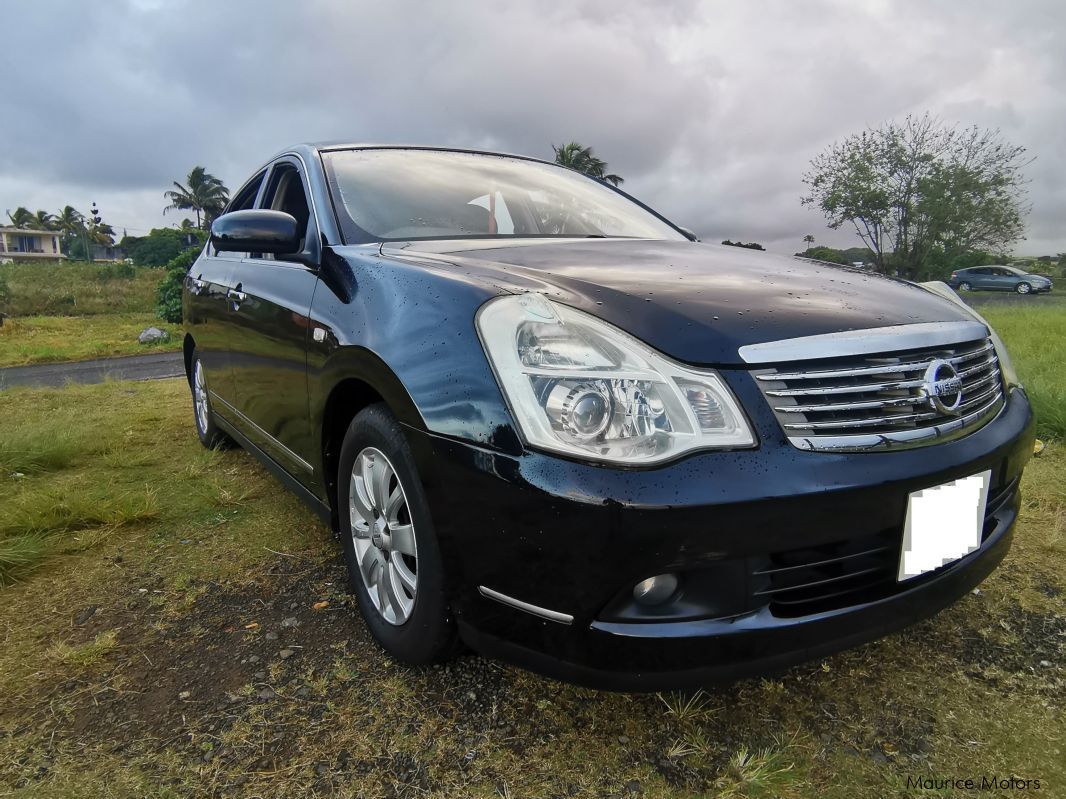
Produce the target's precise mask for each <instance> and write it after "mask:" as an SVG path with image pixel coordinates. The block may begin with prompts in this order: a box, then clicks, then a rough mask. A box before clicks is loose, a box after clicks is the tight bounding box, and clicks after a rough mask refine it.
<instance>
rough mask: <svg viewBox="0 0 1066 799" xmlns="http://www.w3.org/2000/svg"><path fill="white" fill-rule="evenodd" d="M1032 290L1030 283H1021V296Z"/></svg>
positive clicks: (1019, 291) (1019, 290)
mask: <svg viewBox="0 0 1066 799" xmlns="http://www.w3.org/2000/svg"><path fill="white" fill-rule="evenodd" d="M1032 290H1033V287H1032V286H1030V285H1029V284H1028V283H1019V284H1018V293H1019V294H1028V293H1029V292H1030V291H1032Z"/></svg>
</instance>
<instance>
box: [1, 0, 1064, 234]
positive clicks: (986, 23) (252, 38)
mask: <svg viewBox="0 0 1066 799" xmlns="http://www.w3.org/2000/svg"><path fill="white" fill-rule="evenodd" d="M4 27H5V29H6V30H9V31H18V32H19V35H18V36H11V37H7V38H6V39H5V45H4V48H3V49H2V51H0V68H2V70H3V72H2V74H5V75H7V76H9V80H7V81H5V107H6V113H5V115H4V121H3V124H0V210H3V209H5V208H13V207H14V206H16V205H27V206H30V207H32V208H37V207H43V208H57V207H59V206H61V205H63V204H65V203H71V204H73V205H75V206H79V207H84V206H87V205H88V203H89V202H90V201H91V200H96V201H97V202H99V203H100V205H101V207H102V208H103V209H104V213H105V217H106V218H107V219H108V220H109V221H111V222H112V223H113V224H115V225H116V227H118V228H122V227H128V228H129V229H130V230H131V232H135V231H137V232H139V231H140V230H142V229H146V228H148V227H151V226H157V225H160V224H164V223H171V222H175V221H178V220H177V219H171V218H170V217H166V218H164V217H163V216H162V213H161V212H162V206H163V201H162V192H163V191H164V189H165V188H166V187H167V185H169V182H170V181H171V180H173V179H174V178H177V177H180V176H182V175H184V174H185V173H186V172H187V171H188V170H189V168H190V167H191V166H193V165H194V164H203V165H205V166H207V167H208V169H209V170H210V171H211V172H213V173H215V174H217V175H219V176H220V177H222V178H223V179H224V180H225V181H226V182H227V183H228V184H229V185H230V186H236V185H238V184H239V183H240V182H241V181H242V180H243V179H244V178H245V177H246V176H247V175H248V174H250V173H251V171H252V170H253V169H254V168H255V167H256V166H257V165H258V164H259V163H261V162H262V161H264V160H266V158H267V157H269V156H270V155H271V154H272V153H273V152H274V151H276V150H278V149H280V148H281V147H283V146H285V145H287V144H290V143H292V142H295V141H302V140H314V139H338V138H339V139H350V140H363V141H387V142H396V141H399V142H426V143H443V144H462V145H474V146H483V147H490V148H497V149H502V150H507V151H511V152H520V153H527V154H531V155H539V156H549V155H550V152H551V149H550V144H551V143H552V142H561V141H563V140H568V139H572V138H574V139H578V140H580V141H583V142H585V143H589V144H593V145H594V146H595V147H596V149H597V151H598V152H599V153H600V154H601V155H602V156H603V157H604V158H606V159H607V160H608V162H609V163H610V165H611V167H612V169H613V170H614V171H616V172H618V173H620V174H622V175H623V176H625V177H626V179H627V182H626V188H627V189H629V190H630V191H632V192H633V193H634V194H636V195H637V196H639V197H641V198H642V199H644V200H646V201H647V202H649V203H650V204H652V205H654V206H655V207H657V208H659V209H660V210H662V211H663V212H664V213H666V214H667V215H669V216H671V217H672V218H674V219H676V220H677V221H678V222H680V223H681V224H685V225H687V226H689V227H692V228H693V229H695V230H697V231H698V232H699V233H701V234H702V235H704V236H706V237H707V238H708V239H721V238H725V237H730V238H738V237H739V238H743V239H745V240H752V239H754V240H758V241H762V242H763V243H765V244H767V245H768V246H770V247H771V248H773V249H778V250H782V251H791V250H794V249H796V248H797V247H799V246H800V239H801V238H802V236H803V235H804V234H805V233H808V232H809V233H814V235H815V236H816V237H817V239H818V240H819V241H822V242H826V243H837V244H851V243H854V237H853V236H852V235H851V234H850V233H849V232H846V231H837V232H833V231H828V230H826V229H825V226H824V222H823V220H822V219H821V217H820V216H819V215H818V214H817V213H816V212H814V211H811V210H808V209H804V208H801V207H800V205H799V196H800V194H801V193H802V190H803V187H802V184H801V182H800V176H801V174H802V172H803V170H804V168H805V166H806V164H807V162H808V161H809V159H810V158H811V156H813V155H814V154H815V153H817V152H818V151H819V150H820V149H822V148H823V147H825V146H827V145H828V144H829V143H831V142H832V141H833V140H834V139H836V138H839V137H841V136H844V135H846V134H848V133H850V132H853V131H856V130H860V129H862V128H863V127H865V126H867V125H876V124H878V123H879V122H881V121H883V120H885V119H889V118H898V117H901V116H903V115H905V114H906V113H908V112H919V113H920V112H922V111H925V110H930V111H932V112H933V113H936V114H939V115H940V116H941V117H942V118H944V119H945V120H946V121H949V122H955V121H958V122H961V123H963V124H971V123H976V124H980V125H985V126H996V127H999V128H1001V129H1002V130H1003V132H1004V134H1005V135H1006V136H1007V138H1009V139H1010V140H1011V141H1013V142H1015V143H1018V144H1022V145H1024V146H1026V147H1028V148H1029V149H1030V151H1031V153H1032V154H1033V155H1035V156H1036V157H1037V160H1036V161H1035V162H1034V163H1033V165H1032V167H1031V168H1030V170H1029V176H1030V178H1031V180H1032V182H1031V186H1030V189H1031V200H1032V203H1033V210H1032V213H1031V215H1030V218H1029V240H1028V241H1027V242H1023V243H1022V244H1020V245H1019V250H1020V251H1023V252H1040V253H1043V252H1057V251H1060V250H1066V231H1064V230H1063V229H1062V220H1063V218H1064V216H1066V181H1064V180H1063V176H1064V168H1066V152H1064V150H1063V148H1062V146H1061V144H1060V136H1061V134H1060V129H1061V124H1062V120H1063V119H1066V94H1064V93H1063V92H1062V91H1061V87H1062V86H1063V84H1064V83H1066V52H1064V51H1063V49H1062V48H1061V46H1060V42H1059V41H1058V40H1057V39H1056V35H1057V34H1059V33H1061V31H1062V30H1064V29H1066V6H1063V4H1061V3H1059V2H1056V0H1046V1H1045V2H1036V1H1035V0H1034V1H1033V2H1014V3H1011V4H1009V5H1007V4H1002V3H995V2H991V0H989V2H972V1H971V2H956V3H953V4H947V3H938V4H929V3H924V2H920V1H919V0H906V1H905V2H888V0H883V1H882V2H869V3H863V4H860V3H854V2H847V1H846V0H836V1H833V0H818V1H817V2H807V3H803V4H799V3H792V2H784V1H783V0H782V1H780V2H749V3H743V4H741V3H697V2H685V3H672V4H649V3H639V2H627V1H626V0H584V1H583V2H577V3H569V4H558V5H556V4H549V3H534V2H527V3H497V4H472V3H459V2H454V3H452V2H438V3H418V2H392V3H387V4H379V3H345V2H325V1H324V0H314V1H313V2H305V3H300V4H280V3H277V4H264V3H261V2H250V1H248V0H243V1H241V2H226V3H208V2H186V3H176V2H174V3H172V2H152V1H151V0H127V2H117V1H116V2H106V3H97V4H93V5H91V6H90V5H87V4H83V3H75V2H62V3H61V2H40V3H34V4H19V5H12V6H9V7H6V8H5V26H4ZM16 76H17V78H16Z"/></svg>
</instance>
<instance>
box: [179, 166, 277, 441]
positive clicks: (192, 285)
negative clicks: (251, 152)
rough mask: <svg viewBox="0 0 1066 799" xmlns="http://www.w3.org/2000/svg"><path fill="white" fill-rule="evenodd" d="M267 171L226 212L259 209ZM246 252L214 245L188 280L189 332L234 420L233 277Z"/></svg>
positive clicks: (224, 410) (220, 406) (220, 405)
mask: <svg viewBox="0 0 1066 799" xmlns="http://www.w3.org/2000/svg"><path fill="white" fill-rule="evenodd" d="M265 175H266V170H263V171H261V172H260V173H259V174H257V175H255V176H254V177H252V178H251V179H250V180H249V181H248V182H247V183H245V184H244V186H242V187H241V189H240V191H238V192H237V194H235V195H234V197H233V199H232V200H231V201H230V204H229V205H228V206H227V207H226V212H227V213H228V212H229V211H241V210H245V209H248V208H254V207H255V201H256V200H257V199H258V197H259V192H260V189H261V188H262V184H263V178H264V176H265ZM245 255H246V253H237V252H217V251H216V250H215V249H214V247H212V246H211V244H210V242H209V243H208V244H207V246H206V247H205V248H204V252H203V254H202V255H201V256H200V258H199V259H197V261H196V263H194V264H193V265H192V268H191V269H190V270H189V274H188V276H187V277H186V284H187V285H188V287H189V295H190V309H189V310H190V312H189V332H190V333H191V334H192V337H193V340H194V341H195V342H196V352H197V354H198V355H199V356H200V361H201V362H202V363H203V365H204V370H205V373H206V376H207V387H208V390H209V391H210V392H211V393H212V394H213V395H214V396H215V397H217V398H218V399H220V400H222V402H216V403H214V405H215V406H216V409H217V410H218V412H219V413H221V414H222V415H223V416H225V417H226V418H227V419H230V421H232V414H231V413H229V412H228V408H229V406H231V405H232V403H233V402H234V400H235V397H236V391H235V388H234V384H233V366H232V355H233V349H232V343H233V342H232V336H233V329H232V322H233V319H232V316H231V312H230V305H229V299H228V294H229V292H230V290H231V289H232V287H233V275H234V272H235V271H236V268H237V265H238V264H239V263H240V262H241V259H242V258H243V257H244V256H245Z"/></svg>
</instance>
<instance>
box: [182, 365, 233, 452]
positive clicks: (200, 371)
mask: <svg viewBox="0 0 1066 799" xmlns="http://www.w3.org/2000/svg"><path fill="white" fill-rule="evenodd" d="M190 387H191V388H192V409H193V416H194V418H195V419H196V435H198V436H199V437H200V443H201V444H203V445H204V446H205V447H207V448H208V449H219V448H220V447H225V446H228V445H229V443H230V439H229V436H227V435H226V434H225V433H223V432H222V431H221V430H220V429H219V428H218V425H216V424H215V415H214V413H213V412H212V410H211V395H210V393H209V392H208V390H207V372H206V371H205V370H204V365H203V363H202V362H201V361H200V356H198V355H197V354H196V353H195V352H193V355H192V380H191V381H190Z"/></svg>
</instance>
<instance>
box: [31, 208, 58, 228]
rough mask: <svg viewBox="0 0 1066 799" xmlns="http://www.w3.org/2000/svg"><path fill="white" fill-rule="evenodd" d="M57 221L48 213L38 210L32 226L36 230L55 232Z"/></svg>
mask: <svg viewBox="0 0 1066 799" xmlns="http://www.w3.org/2000/svg"><path fill="white" fill-rule="evenodd" d="M55 220H56V218H55V216H54V215H52V214H50V213H48V212H47V211H41V210H38V211H37V213H35V214H34V215H33V220H32V222H31V223H30V226H31V227H33V228H34V230H54V229H55Z"/></svg>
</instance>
